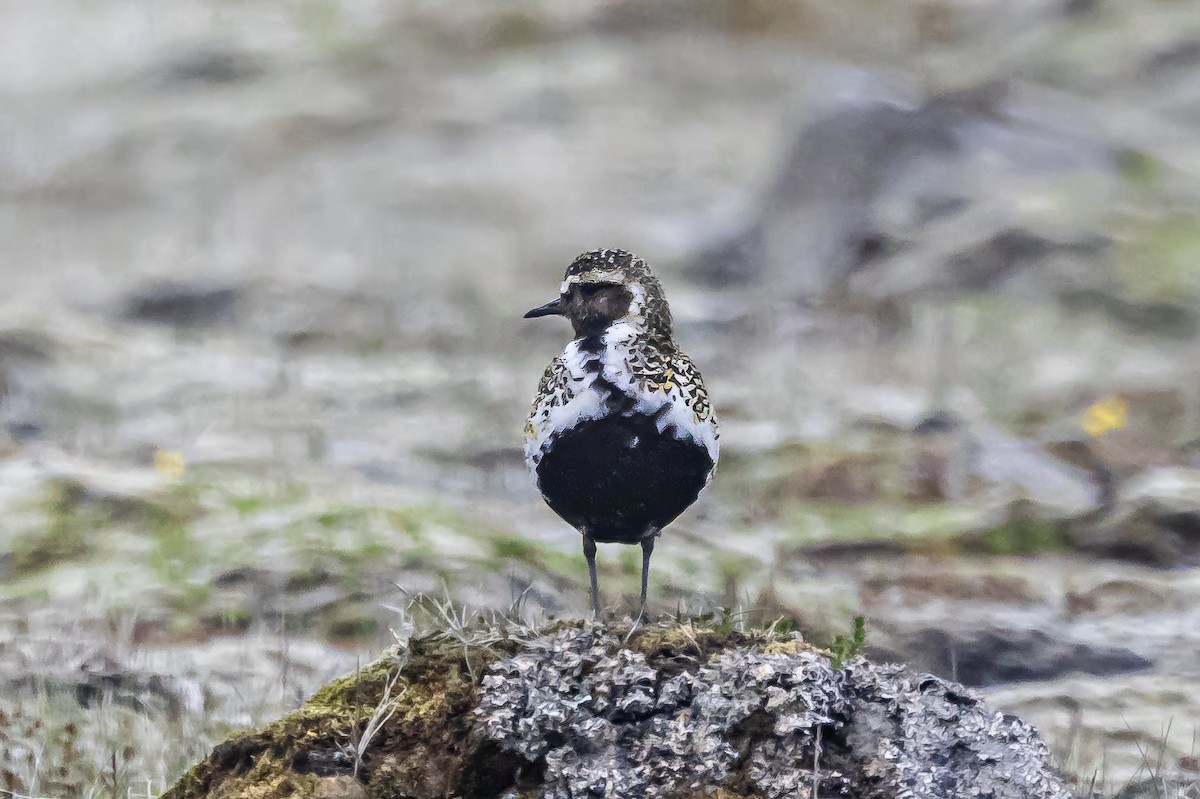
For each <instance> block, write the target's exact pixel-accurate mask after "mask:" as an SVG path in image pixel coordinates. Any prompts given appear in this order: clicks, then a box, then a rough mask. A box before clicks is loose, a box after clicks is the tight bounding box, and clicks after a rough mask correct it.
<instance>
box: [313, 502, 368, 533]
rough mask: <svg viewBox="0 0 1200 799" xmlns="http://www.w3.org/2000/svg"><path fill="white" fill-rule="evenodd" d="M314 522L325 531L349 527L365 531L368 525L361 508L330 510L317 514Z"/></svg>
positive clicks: (364, 512)
mask: <svg viewBox="0 0 1200 799" xmlns="http://www.w3.org/2000/svg"><path fill="white" fill-rule="evenodd" d="M316 522H317V524H319V525H320V526H321V527H323V528H325V529H326V530H331V529H333V528H341V527H350V528H356V529H365V528H366V527H367V525H368V524H369V523H370V519H369V518H368V515H367V511H366V510H364V509H363V508H350V507H345V508H331V509H330V510H327V511H323V512H322V513H318V514H317V517H316Z"/></svg>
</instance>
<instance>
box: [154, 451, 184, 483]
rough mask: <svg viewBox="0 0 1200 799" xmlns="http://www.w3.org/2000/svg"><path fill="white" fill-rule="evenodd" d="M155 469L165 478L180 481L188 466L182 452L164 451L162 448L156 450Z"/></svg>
mask: <svg viewBox="0 0 1200 799" xmlns="http://www.w3.org/2000/svg"><path fill="white" fill-rule="evenodd" d="M154 468H155V470H156V471H157V472H158V473H159V474H161V475H163V476H164V477H169V478H171V479H172V480H178V479H179V478H181V477H183V473H184V471H186V469H187V464H186V463H185V462H184V460H183V453H182V452H177V451H176V450H173V449H162V448H161V447H160V448H158V449H156V450H154Z"/></svg>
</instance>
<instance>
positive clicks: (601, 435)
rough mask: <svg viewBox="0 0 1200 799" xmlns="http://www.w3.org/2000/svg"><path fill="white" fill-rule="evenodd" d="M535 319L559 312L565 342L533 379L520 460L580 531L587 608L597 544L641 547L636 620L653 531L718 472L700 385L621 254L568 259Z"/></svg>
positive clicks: (652, 297) (663, 316) (659, 297)
mask: <svg viewBox="0 0 1200 799" xmlns="http://www.w3.org/2000/svg"><path fill="white" fill-rule="evenodd" d="M543 316H563V317H566V318H567V319H568V320H569V321H570V322H571V326H572V328H573V329H574V338H572V340H571V341H570V342H568V343H567V345H566V347H565V348H564V349H563V351H562V353H561V354H560V355H559V356H558V357H556V358H554V360H552V361H551V362H550V365H549V366H548V367H546V370H545V373H544V374H543V375H542V379H541V382H540V384H539V385H538V389H537V394H536V396H535V397H534V402H533V409H532V410H531V411H530V414H529V419H528V422H527V423H526V425H525V460H526V463H527V465H528V466H529V469H530V472H531V473H532V474H533V477H534V480H535V482H536V484H537V488H538V490H539V491H540V492H541V495H542V498H543V499H544V500H545V501H546V504H547V505H549V506H550V508H551V510H553V511H554V512H555V513H557V514H558V515H559V516H560V517H561V518H562V519H563V520H564V521H566V522H567V523H568V524H570V525H571V526H572V527H574V528H575V529H576V530H578V531H579V533H580V534H581V535H582V537H583V554H584V557H585V558H586V559H587V567H588V577H589V580H590V581H591V601H592V612H593V614H594V615H595V616H597V617H599V616H600V613H601V608H600V589H599V585H598V584H597V580H596V544H597V543H621V544H640V545H641V548H642V591H641V604H640V610H639V616H638V617H639V618H641V617H642V616H643V615H644V614H645V611H646V587H647V582H648V580H649V572H650V556H651V554H652V553H653V552H654V545H655V541H656V539H657V538H658V536H659V535H660V533H661V532H662V530H663V528H664V527H666V526H667V525H668V524H670V523H671V522H672V521H674V520H675V518H676V517H677V516H679V514H681V513H683V511H684V510H686V509H687V508H688V506H690V505H691V504H692V503H693V502H695V501H696V498H697V497H698V496H699V494H700V492H701V491H702V490H704V488H705V487H707V486H708V485H709V483H711V482H712V479H713V474H714V472H715V470H716V466H717V458H718V455H719V449H720V447H719V439H720V432H719V430H718V427H717V419H716V416H715V415H714V413H713V407H712V404H711V402H710V400H709V396H708V390H707V389H706V388H705V386H704V380H703V379H702V378H701V377H700V372H699V370H697V369H696V367H695V365H694V364H693V363H692V360H691V359H690V358H689V357H688V356H687V355H686V354H685V353H684V352H683V351H682V350H681V349H680V348H679V345H678V344H676V343H675V338H674V334H673V331H672V327H671V310H670V307H669V306H668V305H667V300H666V297H665V296H664V294H663V288H662V284H661V283H660V282H659V280H658V278H657V277H655V275H654V274H653V273H652V272H651V271H650V267H649V266H648V265H647V264H646V262H645V261H644V260H642V259H641V258H638V257H637V256H635V255H633V254H632V253H630V252H628V251H626V250H620V249H599V250H592V251H589V252H585V253H583V254H582V255H580V256H579V257H577V258H576V259H575V260H574V261H572V262H571V264H570V265H569V266H568V267H567V270H566V274H565V275H564V277H563V281H562V284H561V285H560V286H559V296H558V297H557V298H556V299H554V300H551V301H550V302H548V303H546V304H545V305H541V306H539V307H537V308H534V309H533V310H531V311H529V312H528V313H526V314H525V318H526V319H533V318H537V317H543Z"/></svg>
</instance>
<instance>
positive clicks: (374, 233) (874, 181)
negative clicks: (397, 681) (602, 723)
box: [0, 0, 1200, 796]
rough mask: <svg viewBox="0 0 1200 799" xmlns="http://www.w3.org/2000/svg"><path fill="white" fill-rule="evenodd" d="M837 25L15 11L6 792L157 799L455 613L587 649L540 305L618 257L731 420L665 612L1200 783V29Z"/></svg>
mask: <svg viewBox="0 0 1200 799" xmlns="http://www.w3.org/2000/svg"><path fill="white" fill-rule="evenodd" d="M830 8H832V7H827V5H826V4H822V3H815V2H813V3H805V2H794V3H782V4H776V3H710V4H698V5H692V4H689V3H685V2H678V3H676V2H670V3H661V4H655V5H654V6H645V5H637V4H633V3H625V2H611V0H609V1H607V2H601V1H600V0H597V2H588V3H574V4H571V6H570V9H569V10H566V9H565V8H562V7H560V6H559V5H558V4H550V3H537V2H532V1H531V2H522V3H518V4H513V5H510V6H506V8H505V10H496V9H490V10H484V11H477V12H466V11H463V10H462V9H461V8H458V7H455V6H451V5H444V6H443V5H442V4H438V3H421V4H410V5H407V6H405V7H404V8H401V9H397V8H393V7H391V6H390V5H389V4H377V3H373V2H369V1H368V0H342V2H335V0H313V1H312V2H306V3H301V4H295V5H289V6H286V7H283V6H280V5H279V4H274V3H266V2H255V1H254V0H251V2H241V3H236V4H232V3H218V4H213V5H212V6H211V7H207V8H205V9H203V10H201V9H200V8H199V7H197V6H194V4H188V3H184V2H167V3H156V4H154V5H153V6H147V5H145V4H140V3H133V2H127V1H126V0H105V2H99V3H97V2H91V3H86V4H84V3H80V2H75V0H45V2H41V3H38V4H24V3H18V2H9V3H3V2H0V12H2V13H3V15H4V18H5V20H6V24H5V25H4V26H0V67H2V68H0V101H2V102H3V106H4V108H5V113H4V116H5V119H6V120H7V121H8V122H9V124H7V125H5V126H3V130H0V178H2V179H0V240H2V241H4V242H5V246H4V256H3V258H2V259H0V274H2V276H3V285H4V288H5V291H4V292H2V293H0V416H2V420H3V423H4V427H3V430H2V431H0V509H2V511H3V519H4V522H3V524H2V525H0V541H2V543H3V545H2V546H0V652H2V653H3V657H0V680H2V681H3V684H4V685H5V686H7V687H8V688H9V690H7V691H5V692H2V693H3V696H2V698H0V743H3V746H2V747H0V753H2V754H0V788H4V789H7V790H12V791H15V792H17V793H20V794H24V795H31V796H50V795H61V794H69V793H79V792H83V791H84V790H85V788H87V787H95V786H105V790H107V789H108V788H109V787H115V788H119V789H125V790H127V791H135V792H138V791H141V792H145V793H153V792H154V791H157V790H159V789H161V788H163V787H164V786H165V785H166V784H168V783H169V782H170V781H172V780H174V779H175V778H176V777H177V776H178V775H179V774H180V773H181V772H182V771H183V769H184V768H186V767H187V765H188V764H190V763H192V762H194V761H195V760H196V759H198V758H199V757H200V756H202V755H203V753H204V752H206V751H207V750H208V748H209V747H210V746H211V745H212V744H213V743H215V742H216V741H218V740H221V739H223V738H225V737H226V735H227V734H228V733H229V732H230V731H231V730H233V729H238V728H243V727H246V726H250V725H256V724H261V723H263V722H266V721H268V720H269V719H271V718H275V717H278V716H279V715H281V714H283V713H285V712H286V711H288V710H291V709H294V708H296V707H297V706H298V705H299V703H300V702H301V701H302V700H303V698H304V697H306V696H307V695H309V694H310V693H311V692H312V691H313V690H315V689H316V688H317V687H318V686H319V685H321V684H323V683H324V682H325V681H327V680H328V679H330V678H331V677H332V676H334V675H337V674H342V673H345V672H347V671H348V670H350V669H352V668H353V667H354V664H355V663H356V662H358V661H359V660H362V661H363V662H365V661H366V659H368V658H369V657H370V655H369V654H368V653H371V652H375V651H377V650H378V648H379V647H380V646H381V645H382V644H384V643H386V642H389V641H391V640H392V635H391V631H390V630H389V628H392V627H396V626H397V625H398V624H400V621H399V620H398V618H399V617H398V616H397V614H396V612H395V610H394V608H397V607H404V606H406V603H408V602H409V601H410V600H411V598H412V596H413V595H414V594H419V593H427V594H432V595H433V596H437V597H443V596H447V595H448V596H450V597H453V598H455V599H456V600H459V601H463V602H466V603H469V604H472V605H476V606H488V607H508V606H509V605H510V604H511V603H513V602H514V601H518V600H519V602H520V603H521V606H522V607H523V608H524V609H525V611H526V612H527V613H528V614H530V615H532V616H542V615H558V616H578V615H579V614H581V613H582V612H583V611H584V609H585V606H586V595H585V592H584V590H583V588H582V586H583V583H584V581H585V573H584V568H583V563H582V557H580V554H579V552H578V546H579V544H578V538H577V536H576V535H575V534H574V533H573V532H572V531H570V530H569V529H565V528H564V526H563V525H562V524H561V523H560V522H558V521H557V519H556V518H555V517H554V516H553V515H552V514H551V513H550V512H549V511H548V510H547V509H545V508H544V507H543V506H542V505H541V503H540V501H539V499H538V498H537V496H536V494H535V493H534V491H533V489H532V487H531V486H530V484H529V482H528V479H527V477H526V476H525V474H524V473H523V466H522V464H521V461H520V454H519V450H518V446H519V441H520V430H521V427H522V424H523V417H524V413H525V411H526V409H527V404H528V401H529V397H530V395H531V393H532V390H533V387H534V385H535V384H536V380H537V377H538V375H540V373H541V370H542V367H543V366H544V363H545V362H546V361H547V360H548V359H549V358H550V357H551V356H552V355H553V354H554V353H555V352H556V351H557V350H558V349H559V348H560V347H561V345H562V341H563V338H564V336H565V334H566V331H565V330H563V329H562V328H561V327H556V326H555V325H554V324H553V322H547V323H545V324H535V323H523V322H521V320H520V318H519V317H520V315H521V313H522V312H523V311H524V310H526V309H527V308H529V307H532V306H534V305H536V304H540V303H541V302H544V301H545V300H547V299H549V293H552V292H553V290H554V287H555V286H556V285H557V281H558V279H559V276H560V273H561V269H562V268H563V266H564V265H565V264H566V263H567V262H568V261H569V260H570V259H571V258H572V257H573V256H574V255H575V254H577V253H578V252H580V251H582V250H584V249H586V248H590V247H593V246H601V245H617V246H624V247H627V248H629V249H632V250H634V251H635V252H638V253H639V254H641V255H643V256H645V257H647V258H648V259H649V260H650V262H651V264H652V265H654V266H655V268H656V269H657V270H658V272H659V273H660V274H661V275H662V276H663V279H664V281H665V283H666V285H667V290H668V296H669V297H670V299H671V300H672V307H673V309H674V311H675V315H676V318H677V322H678V325H677V326H678V329H679V336H680V338H681V340H682V342H683V343H684V345H685V346H686V348H687V349H688V350H689V352H691V353H692V355H693V356H694V358H695V360H696V361H697V362H698V363H699V364H700V365H701V367H702V368H703V371H704V374H705V378H706V380H707V382H708V383H709V386H710V389H711V393H712V395H713V396H714V398H715V400H716V403H717V405H716V407H717V412H718V414H719V416H720V418H721V420H722V444H723V453H722V463H721V468H720V472H719V475H718V479H717V480H716V482H715V483H714V485H713V487H712V489H711V491H709V492H708V493H706V495H705V496H704V497H703V498H702V500H701V502H700V503H698V505H697V506H696V508H695V509H693V510H692V511H691V512H689V514H688V515H687V516H685V517H684V518H683V519H681V520H680V522H679V523H677V524H676V525H675V526H673V527H672V529H671V530H670V531H669V532H668V534H667V536H666V537H665V538H664V540H663V543H662V544H661V545H660V546H659V547H658V549H657V550H656V554H655V562H654V573H653V575H652V578H653V586H652V596H653V598H654V603H655V604H654V609H655V610H656V611H663V612H676V611H678V610H679V609H687V610H691V611H700V610H704V609H708V608H714V607H728V608H732V609H734V610H735V612H738V613H743V614H745V615H746V616H747V617H750V618H753V619H754V620H755V621H769V620H770V619H773V618H775V617H778V616H784V617H787V618H789V619H793V620H795V621H796V622H797V623H798V624H799V625H800V626H801V628H802V629H804V630H805V632H806V633H807V635H808V638H809V640H811V641H815V642H817V643H823V642H827V641H829V640H832V638H833V636H835V635H837V634H844V633H845V632H846V630H847V629H848V627H849V624H850V619H851V618H852V617H853V616H854V615H856V614H860V613H861V614H863V615H865V616H866V617H867V620H868V629H869V631H870V635H869V639H868V643H869V646H870V649H869V650H868V652H869V654H870V655H871V656H872V657H875V658H895V659H899V660H904V661H907V662H909V663H911V664H912V666H913V667H914V668H920V669H928V670H931V671H933V672H934V673H935V674H938V675H940V676H942V677H944V678H948V679H955V680H958V681H961V682H963V683H965V684H967V685H969V686H973V687H976V688H978V689H979V690H981V691H982V692H983V693H984V695H985V696H987V697H988V700H989V701H990V702H992V703H993V704H995V705H996V706H997V707H1000V708H1003V709H1004V710H1006V711H1008V712H1013V713H1016V714H1018V715H1019V716H1020V717H1022V718H1023V719H1026V720H1027V721H1029V722H1031V723H1032V724H1034V725H1035V726H1036V727H1037V728H1038V729H1039V730H1040V731H1041V732H1042V734H1043V736H1044V738H1045V740H1046V741H1047V743H1048V744H1049V746H1050V748H1051V750H1052V752H1053V754H1054V757H1055V758H1056V759H1057V762H1059V763H1060V764H1062V765H1063V766H1064V767H1065V768H1066V770H1067V771H1068V772H1069V773H1071V774H1073V775H1076V778H1077V780H1078V783H1077V785H1081V786H1083V787H1089V786H1091V785H1092V784H1093V781H1094V784H1095V785H1096V786H1097V787H1099V788H1100V789H1101V790H1103V791H1104V792H1106V793H1108V794H1114V793H1116V792H1117V791H1119V790H1121V789H1122V787H1123V786H1126V785H1127V784H1128V785H1134V784H1137V783H1138V782H1139V781H1141V780H1144V779H1148V778H1150V777H1151V776H1154V775H1162V774H1166V773H1171V774H1174V775H1177V776H1180V778H1181V779H1182V780H1184V784H1186V779H1187V776H1188V774H1193V773H1195V769H1196V756H1197V749H1196V745H1195V743H1194V739H1195V722H1194V720H1195V719H1198V718H1200V707H1197V700H1196V698H1195V697H1196V696H1197V695H1200V691H1198V690H1197V688H1198V687H1200V685H1198V683H1200V673H1198V671H1197V668H1196V665H1195V664H1196V663H1197V662H1200V661H1198V657H1197V655H1198V654H1200V652H1198V650H1200V635H1198V634H1197V633H1196V632H1195V630H1196V629H1198V628H1200V627H1198V625H1197V623H1196V622H1197V619H1196V614H1197V611H1196V608H1197V607H1198V603H1197V594H1198V593H1200V582H1198V581H1197V578H1196V576H1195V575H1196V571H1195V566H1196V561H1197V556H1198V555H1200V460H1198V456H1197V451H1196V445H1195V442H1196V441H1197V439H1200V411H1198V410H1197V409H1198V408H1200V399H1198V397H1197V393H1198V391H1200V374H1197V367H1196V362H1197V361H1196V357H1195V353H1196V346H1197V343H1196V336H1197V331H1198V325H1197V314H1196V308H1197V303H1196V288H1197V286H1196V279H1195V274H1196V267H1195V264H1196V263H1200V260H1198V259H1200V223H1198V221H1197V219H1198V217H1197V216H1196V210H1195V209H1196V208H1197V207H1198V206H1197V199H1198V198H1197V193H1198V192H1197V189H1196V186H1198V185H1200V181H1198V180H1197V179H1196V178H1197V173H1198V172H1200V135H1197V134H1196V133H1195V121H1196V119H1197V117H1198V114H1200V78H1197V72H1196V70H1195V68H1194V67H1195V65H1196V62H1197V60H1198V59H1200V48H1197V45H1196V42H1198V41H1200V13H1198V12H1197V11H1196V10H1195V9H1193V8H1192V7H1191V6H1190V5H1189V4H1187V3H1178V2H1168V1H1167V0H1154V1H1152V0H1138V2H1132V3H1117V2H1104V1H1103V0H1097V1H1096V2H1049V1H1045V2H1043V1H1042V0H1028V2H1021V3H1017V4H1013V3H1011V2H1009V3H987V2H984V3H970V4H967V3H954V2H944V3H942V2H924V3H916V4H913V5H912V6H911V7H906V8H905V9H904V10H903V11H900V10H896V8H893V7H887V8H884V7H881V6H879V5H878V4H875V3H871V2H865V1H864V2H861V3H857V2H856V3H843V4H838V10H837V11H831V10H830ZM63 42H74V43H82V44H80V45H79V46H73V47H63V46H58V45H59V44H60V43H63ZM51 43H53V44H54V45H55V46H50V44H51ZM84 45H86V46H84ZM601 561H602V563H601V568H602V585H603V587H604V589H605V594H606V597H607V599H608V600H609V601H610V603H611V604H612V605H613V606H614V607H615V608H617V609H618V610H626V609H628V608H629V602H630V598H631V596H632V595H633V594H634V593H635V580H636V571H637V567H638V561H637V557H636V553H634V552H632V551H620V550H616V549H611V548H610V549H605V550H603V551H602V554H601Z"/></svg>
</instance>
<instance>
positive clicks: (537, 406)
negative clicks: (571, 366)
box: [525, 355, 574, 467]
mask: <svg viewBox="0 0 1200 799" xmlns="http://www.w3.org/2000/svg"><path fill="white" fill-rule="evenodd" d="M573 395H574V392H573V391H572V388H571V379H570V374H569V373H568V371H567V365H566V362H565V361H564V360H563V358H562V356H561V355H560V356H558V357H557V358H555V359H554V360H553V361H551V362H550V365H549V366H547V367H546V371H545V372H543V373H542V379H541V382H539V383H538V390H537V395H536V396H535V397H534V399H533V408H532V409H531V410H530V411H529V419H528V420H527V421H526V422H525V460H526V461H527V462H528V463H529V465H530V467H534V466H536V465H537V460H539V459H540V449H541V445H542V441H544V440H545V439H546V437H547V436H548V435H549V434H550V432H551V429H552V427H553V418H552V417H553V416H554V409H555V408H560V407H562V406H564V405H566V404H567V403H568V402H570V401H571V398H572V397H573Z"/></svg>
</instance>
